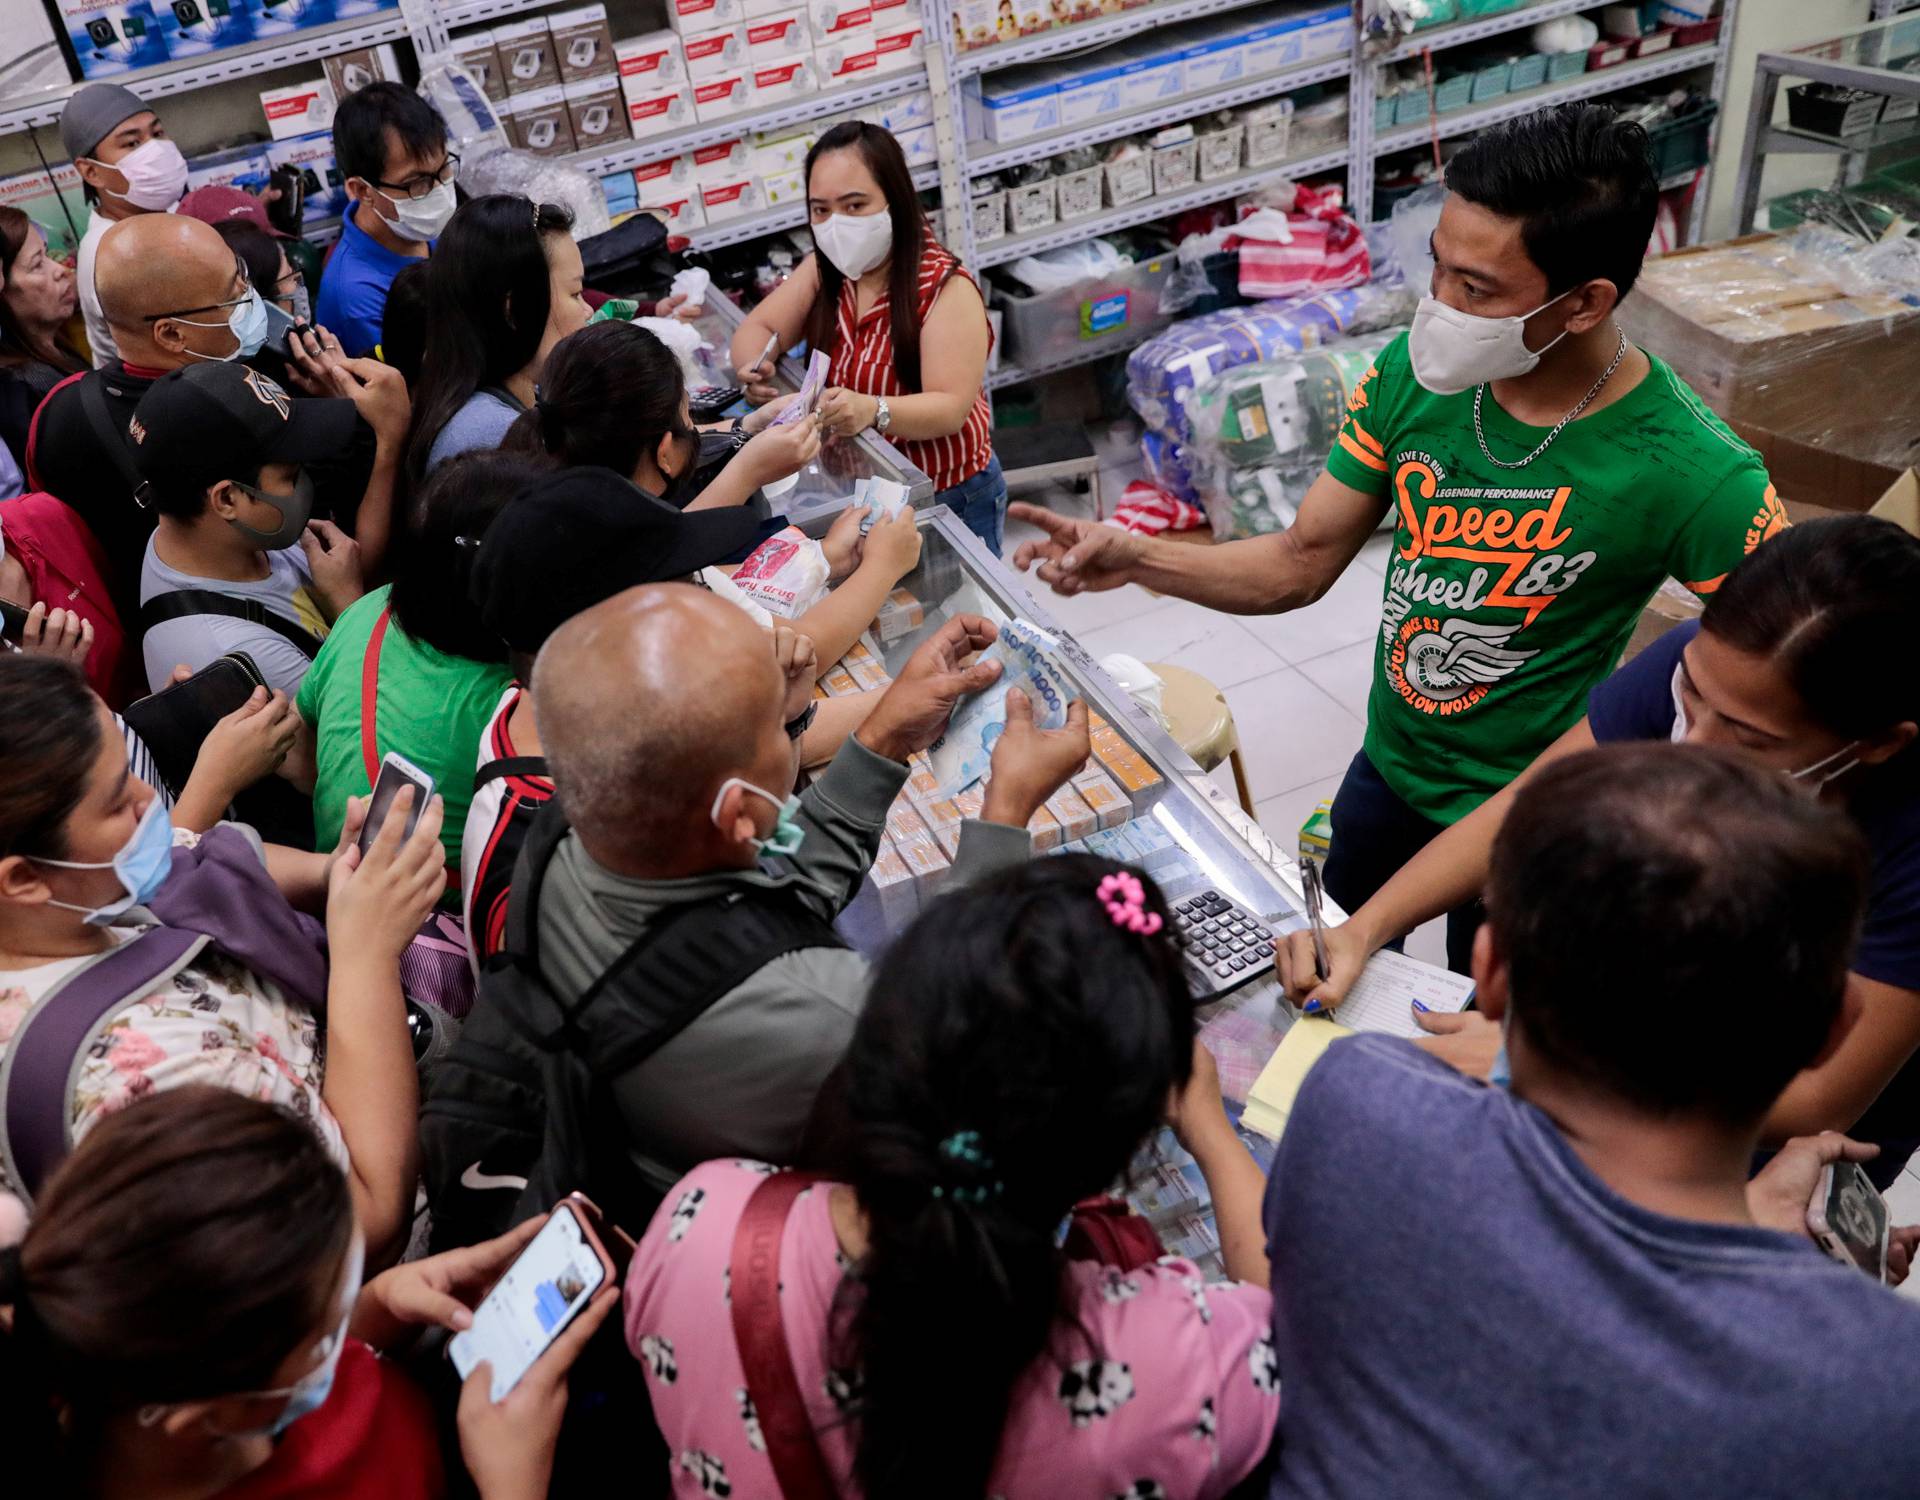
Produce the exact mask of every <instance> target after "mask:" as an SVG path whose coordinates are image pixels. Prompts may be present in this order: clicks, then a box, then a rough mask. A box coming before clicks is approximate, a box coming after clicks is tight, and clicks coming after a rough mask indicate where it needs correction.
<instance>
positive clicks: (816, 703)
mask: <svg viewBox="0 0 1920 1500" xmlns="http://www.w3.org/2000/svg"><path fill="white" fill-rule="evenodd" d="M819 712H820V700H819V699H818V698H816V699H814V700H813V702H811V703H809V704H808V705H807V706H806V708H805V709H803V710H802V711H801V714H800V717H799V718H797V719H789V720H787V738H788V739H790V740H797V739H799V738H800V736H801V735H803V734H805V733H806V732H807V731H808V730H809V729H811V728H813V720H814V716H815V715H816V714H818V713H819Z"/></svg>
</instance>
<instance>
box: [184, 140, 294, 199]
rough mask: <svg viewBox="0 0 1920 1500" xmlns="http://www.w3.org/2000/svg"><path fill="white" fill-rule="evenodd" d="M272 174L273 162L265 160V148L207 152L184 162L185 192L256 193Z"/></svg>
mask: <svg viewBox="0 0 1920 1500" xmlns="http://www.w3.org/2000/svg"><path fill="white" fill-rule="evenodd" d="M272 171H273V163H272V162H270V161H268V160H267V148H266V147H265V146H236V147H234V148H233V149H232V150H231V151H214V152H209V153H208V154H207V155H205V156H196V157H195V158H194V159H193V160H192V161H190V162H188V163H187V191H188V192H190V193H191V192H196V191H198V190H199V189H200V188H203V187H232V188H239V189H240V190H241V191H242V192H246V193H257V192H259V191H260V190H261V189H262V188H264V187H266V186H267V178H268V176H269V175H270V174H271V173H272Z"/></svg>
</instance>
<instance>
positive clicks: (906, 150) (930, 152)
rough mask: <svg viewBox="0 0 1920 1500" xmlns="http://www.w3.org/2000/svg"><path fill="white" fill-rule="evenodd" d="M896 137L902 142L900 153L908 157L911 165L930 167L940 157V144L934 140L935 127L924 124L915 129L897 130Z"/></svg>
mask: <svg viewBox="0 0 1920 1500" xmlns="http://www.w3.org/2000/svg"><path fill="white" fill-rule="evenodd" d="M894 139H895V140H897V141H899V142H900V154H901V155H902V156H904V157H906V159H907V165H908V166H910V167H930V166H932V165H933V164H934V163H935V162H937V161H939V159H940V151H939V147H938V145H937V144H936V143H935V141H934V136H933V127H932V126H931V125H922V126H919V127H918V128H917V129H914V130H902V131H897V132H895V135H894Z"/></svg>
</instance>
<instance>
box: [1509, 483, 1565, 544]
mask: <svg viewBox="0 0 1920 1500" xmlns="http://www.w3.org/2000/svg"><path fill="white" fill-rule="evenodd" d="M1572 493H1573V487H1572V486H1571V485H1564V484H1563V485H1561V486H1560V488H1559V489H1558V490H1556V491H1554V496H1553V504H1552V505H1550V506H1548V507H1547V508H1546V509H1545V510H1530V511H1528V512H1527V513H1526V514H1525V515H1524V516H1522V517H1521V518H1520V524H1519V525H1518V526H1516V527H1515V528H1514V532H1513V545H1514V546H1516V547H1518V548H1520V549H1521V550H1522V551H1523V552H1545V551H1547V550H1548V549H1550V548H1553V547H1558V546H1559V545H1560V544H1561V543H1562V542H1564V541H1566V539H1567V538H1568V537H1570V536H1572V535H1573V530H1572V528H1571V527H1569V528H1566V529H1564V530H1555V528H1556V527H1558V526H1559V525H1560V512H1561V511H1562V510H1564V509H1566V504H1567V496H1569V495H1571V494H1572Z"/></svg>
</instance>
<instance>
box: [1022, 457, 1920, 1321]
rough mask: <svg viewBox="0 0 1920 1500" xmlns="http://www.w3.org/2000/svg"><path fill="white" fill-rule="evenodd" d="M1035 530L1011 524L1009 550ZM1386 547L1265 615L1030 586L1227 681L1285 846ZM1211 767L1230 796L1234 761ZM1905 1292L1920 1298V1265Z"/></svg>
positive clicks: (1364, 645)
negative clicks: (1292, 605) (1323, 589)
mask: <svg viewBox="0 0 1920 1500" xmlns="http://www.w3.org/2000/svg"><path fill="white" fill-rule="evenodd" d="M1097 441H1099V442H1100V447H1101V450H1102V452H1103V453H1105V454H1107V455H1108V457H1109V460H1110V462H1109V465H1108V467H1107V468H1106V469H1105V470H1104V471H1103V474H1102V478H1101V487H1102V491H1103V493H1104V497H1105V500H1106V505H1107V508H1108V510H1109V511H1111V509H1112V508H1113V506H1115V505H1116V504H1118V503H1119V499H1120V493H1121V491H1122V490H1123V489H1125V487H1126V484H1127V481H1128V480H1130V479H1132V478H1134V477H1135V474H1136V473H1137V465H1135V463H1134V462H1133V461H1132V459H1131V457H1130V456H1129V451H1128V450H1129V449H1130V447H1131V443H1130V441H1129V442H1127V443H1121V442H1119V441H1115V440H1097ZM1019 498H1030V499H1035V500H1039V501H1043V503H1045V504H1047V505H1048V506H1050V507H1051V508H1053V509H1055V510H1059V511H1062V512H1065V513H1068V514H1082V515H1085V514H1090V513H1091V507H1090V505H1089V503H1088V502H1087V501H1086V500H1084V499H1083V498H1081V497H1078V496H1076V495H1074V494H1072V493H1071V492H1069V491H1065V490H1058V491H1053V492H1049V493H1047V494H1045V495H1044V496H1042V495H1032V496H1023V497H1019ZM1033 534H1034V532H1033V531H1032V529H1031V528H1029V527H1024V526H1021V525H1020V524H1019V523H1017V522H1010V523H1009V524H1008V527H1007V542H1006V555H1007V557H1008V558H1009V559H1011V558H1012V556H1013V551H1014V548H1015V547H1017V546H1018V545H1019V543H1020V542H1022V541H1024V540H1026V539H1027V538H1028V537H1029V536H1031V535H1033ZM1387 551H1388V539H1387V538H1386V537H1385V536H1377V537H1375V538H1373V540H1372V541H1370V542H1368V543H1367V545H1366V547H1365V548H1364V549H1363V550H1362V552H1361V554H1360V556H1359V557H1358V558H1357V559H1356V560H1355V561H1354V564H1353V566H1352V567H1350V568H1349V569H1348V570H1347V571H1346V573H1345V574H1344V575H1343V576H1342V577H1341V579H1340V581H1339V583H1337V584H1336V585H1335V586H1334V587H1333V588H1332V589H1331V590H1330V591H1329V592H1328V594H1327V596H1326V597H1325V598H1323V599H1321V600H1320V601H1319V602H1318V603H1317V604H1314V605H1312V606H1310V607H1309V608H1307V609H1304V610H1301V611H1299V612H1297V613H1295V614H1291V615H1274V616H1267V617H1264V618H1258V617H1256V618H1236V617H1233V616H1229V615H1222V614H1219V613H1216V612H1215V611H1213V610H1209V609H1202V608H1201V607H1200V606H1199V605H1196V604H1188V603H1186V602H1184V601H1183V600H1178V599H1165V598H1161V597H1160V596H1158V595H1155V594H1151V593H1148V592H1147V591H1146V590H1145V589H1142V588H1139V587H1137V586H1134V585H1131V584H1130V585H1128V586H1127V587H1125V588H1121V589H1115V590H1113V591H1112V592H1111V593H1106V594H1082V595H1080V596H1079V597H1077V598H1072V599H1063V598H1061V597H1060V596H1059V595H1057V594H1054V593H1052V592H1051V591H1050V590H1048V589H1047V588H1046V586H1045V585H1044V584H1042V583H1040V582H1039V581H1038V580H1037V579H1036V580H1034V581H1033V582H1032V584H1031V587H1032V588H1033V590H1034V593H1035V594H1036V595H1037V596H1039V597H1040V599H1041V601H1042V604H1043V605H1044V607H1045V608H1047V609H1048V610H1049V611H1050V612H1051V613H1052V614H1053V615H1054V617H1055V618H1056V619H1058V620H1059V621H1060V623H1061V624H1062V625H1064V626H1066V627H1067V628H1068V629H1069V630H1071V631H1073V632H1074V634H1075V635H1077V636H1078V637H1079V638H1080V640H1081V642H1082V643H1083V644H1084V645H1085V646H1086V648H1087V649H1088V650H1089V651H1091V652H1092V653H1093V654H1094V655H1095V656H1096V657H1098V656H1105V655H1107V654H1109V653H1111V652H1116V651H1118V652H1124V653H1125V654H1127V655H1129V656H1135V657H1139V658H1140V659H1142V660H1143V661H1148V662H1156V661H1160V662H1171V663H1173V664H1174V665H1176V666H1182V667H1186V668H1188V669H1189V670H1191V671H1195V672H1198V673H1199V674H1200V675H1201V676H1203V677H1206V678H1208V679H1210V680H1211V681H1212V682H1213V683H1215V684H1216V685H1217V686H1218V687H1220V688H1222V689H1224V690H1225V692H1226V695H1227V702H1228V703H1229V704H1230V705H1231V706H1232V708H1233V717H1234V722H1235V723H1236V724H1237V725H1238V726H1239V729H1240V744H1241V755H1242V758H1243V759H1244V760H1245V762H1246V768H1247V779H1248V781H1249V783H1250V784H1251V785H1252V788H1253V795H1254V800H1255V805H1256V810H1257V812H1258V814H1259V818H1260V823H1261V826H1262V827H1264V828H1265V829H1266V830H1267V832H1268V833H1269V834H1271V835H1273V836H1274V837H1275V838H1276V839H1277V840H1279V841H1280V842H1281V843H1282V844H1284V845H1286V846H1289V847H1290V846H1291V844H1292V842H1293V835H1294V833H1295V831H1296V830H1298V828H1299V827H1300V825H1301V824H1302V823H1303V822H1305V821H1306V818H1307V815H1308V814H1309V813H1310V812H1312V811H1313V808H1314V805H1315V804H1316V803H1318V802H1320V801H1323V800H1325V799H1329V798H1331V797H1332V796H1333V794H1334V792H1335V791H1336V790H1337V789H1338V788H1339V785H1340V777H1341V773H1342V772H1344V771H1345V769H1346V765H1347V762H1348V761H1349V760H1351V759H1352V758H1353V754H1354V752H1355V751H1356V750H1358V749H1359V748H1360V738H1361V735H1362V733H1363V731H1364V730H1365V727H1366V709H1367V691H1368V688H1369V687H1370V685H1371V683H1372V664H1373V657H1372V650H1371V638H1372V633H1373V630H1374V628H1375V626H1376V625H1377V624H1378V622H1379V618H1380V596H1381V592H1382V589H1383V587H1384V580H1385V568H1386V558H1387ZM1216 775H1217V776H1218V777H1219V778H1220V781H1221V785H1222V786H1223V787H1224V788H1226V790H1227V791H1228V793H1229V795H1231V793H1232V789H1233V788H1232V781H1231V779H1230V777H1229V774H1228V771H1227V768H1226V767H1224V766H1222V767H1221V768H1220V769H1219V771H1218V772H1216ZM1407 949H1408V951H1409V952H1410V953H1413V954H1414V955H1415V956H1417V957H1419V958H1423V959H1426V960H1427V961H1428V962H1430V963H1440V964H1444V963H1445V962H1446V948H1445V943H1444V935H1443V931H1442V924H1441V923H1439V922H1430V923H1428V924H1427V926H1425V927H1423V928H1421V929H1420V930H1419V931H1418V932H1416V933H1414V934H1413V936H1412V937H1411V938H1410V939H1409V940H1408V943H1407ZM1887 1201H1888V1205H1889V1207H1890V1208H1891V1210H1892V1214H1893V1222H1894V1223H1896V1224H1916V1223H1920V1158H1916V1161H1915V1165H1914V1166H1912V1167H1909V1169H1908V1170H1907V1171H1906V1172H1904V1173H1903V1174H1902V1175H1901V1177H1900V1180H1899V1181H1898V1182H1897V1183H1895V1184H1894V1186H1893V1188H1892V1190H1891V1191H1889V1193H1888V1194H1887ZM1901 1290H1902V1294H1903V1295H1905V1296H1911V1297H1914V1298H1916V1299H1920V1274H1916V1275H1915V1277H1914V1278H1913V1279H1912V1280H1911V1281H1909V1282H1908V1283H1907V1285H1906V1286H1905V1287H1903V1288H1902V1289H1901Z"/></svg>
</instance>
